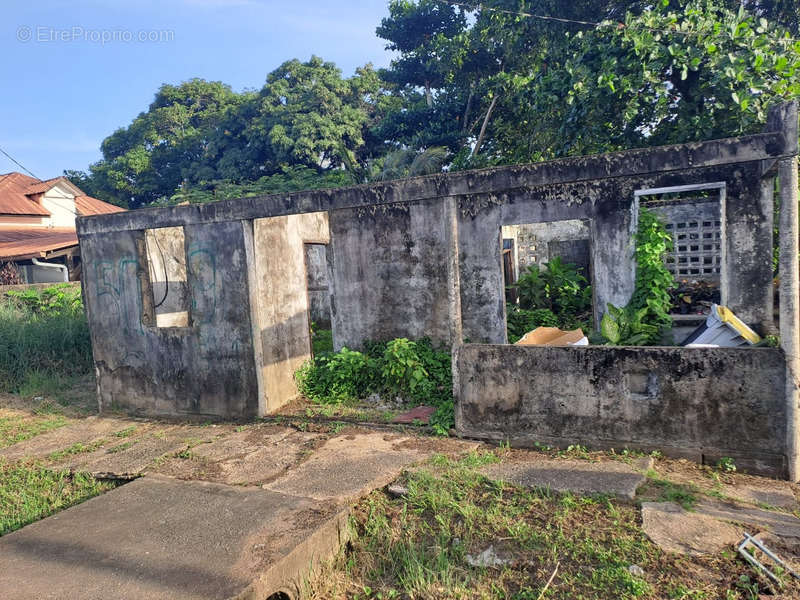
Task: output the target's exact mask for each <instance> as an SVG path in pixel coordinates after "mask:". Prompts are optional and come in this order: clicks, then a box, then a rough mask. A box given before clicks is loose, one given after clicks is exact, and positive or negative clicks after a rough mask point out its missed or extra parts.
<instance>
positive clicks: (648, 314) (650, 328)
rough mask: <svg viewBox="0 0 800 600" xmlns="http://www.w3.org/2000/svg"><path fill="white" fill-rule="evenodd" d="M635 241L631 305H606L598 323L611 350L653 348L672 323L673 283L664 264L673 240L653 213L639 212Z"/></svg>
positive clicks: (644, 209)
mask: <svg viewBox="0 0 800 600" xmlns="http://www.w3.org/2000/svg"><path fill="white" fill-rule="evenodd" d="M635 239H636V285H635V288H634V292H633V296H632V298H631V301H630V302H629V303H628V304H627V305H626V306H625V307H623V308H617V307H616V306H614V305H613V304H610V303H609V305H608V311H607V312H606V314H605V315H603V319H602V321H601V322H600V333H601V334H602V335H603V338H604V339H605V340H606V342H607V343H608V344H610V345H614V346H617V345H621V346H644V345H648V344H656V343H658V342H659V341H660V340H661V338H662V337H663V335H664V331H665V330H666V329H667V328H668V327H669V326H670V324H671V323H672V319H671V317H670V316H669V310H670V307H671V305H672V299H671V297H670V294H669V291H670V289H671V288H672V287H674V285H675V280H674V279H673V277H672V273H670V272H669V269H667V267H666V265H665V264H664V258H665V256H666V253H667V252H669V251H670V250H671V249H672V236H670V234H669V233H668V232H667V228H666V227H665V225H664V223H662V222H661V220H660V219H659V218H658V216H657V215H656V214H655V213H653V212H651V211H649V210H647V209H646V208H640V209H639V225H638V229H637V232H636V237H635Z"/></svg>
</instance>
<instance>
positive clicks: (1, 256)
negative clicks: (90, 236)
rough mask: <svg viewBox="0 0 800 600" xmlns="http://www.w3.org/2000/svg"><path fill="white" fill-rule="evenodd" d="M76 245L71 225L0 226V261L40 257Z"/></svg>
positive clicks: (76, 239)
mask: <svg viewBox="0 0 800 600" xmlns="http://www.w3.org/2000/svg"><path fill="white" fill-rule="evenodd" d="M77 245H78V235H77V233H75V230H74V229H73V228H71V227H0V261H10V260H25V259H28V258H34V257H36V258H41V257H43V256H45V255H46V254H47V253H48V252H53V251H54V250H63V249H64V248H69V247H70V246H77Z"/></svg>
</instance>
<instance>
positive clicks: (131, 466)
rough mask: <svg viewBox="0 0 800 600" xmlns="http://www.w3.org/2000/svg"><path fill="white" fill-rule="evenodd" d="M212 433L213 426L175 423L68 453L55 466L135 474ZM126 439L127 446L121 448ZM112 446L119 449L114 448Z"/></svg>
mask: <svg viewBox="0 0 800 600" xmlns="http://www.w3.org/2000/svg"><path fill="white" fill-rule="evenodd" d="M216 436H217V431H216V429H213V428H211V427H190V426H175V427H171V428H168V429H162V430H159V431H157V432H155V433H148V434H146V435H144V436H140V437H138V438H131V439H128V440H119V443H114V444H113V445H112V444H109V445H107V446H104V447H103V448H100V449H98V450H95V451H94V452H89V453H86V454H76V455H73V456H70V457H68V461H67V462H65V463H61V464H60V465H59V466H65V467H68V468H69V469H70V470H71V471H84V472H87V473H91V474H92V475H94V476H95V477H110V478H120V479H127V478H132V477H138V476H139V475H142V474H143V473H146V472H147V471H148V470H149V469H150V468H151V467H152V466H153V463H154V461H156V460H157V459H159V458H160V457H162V456H165V455H169V454H174V453H176V452H180V451H181V450H184V449H187V448H188V447H189V446H193V445H195V444H203V443H204V442H209V441H211V440H213V439H214V438H215V437H216ZM126 441H129V442H131V445H130V446H128V447H124V444H125V443H126ZM115 448H122V449H121V450H117V451H115V450H114V449H115Z"/></svg>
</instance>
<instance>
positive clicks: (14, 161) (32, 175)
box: [0, 148, 41, 180]
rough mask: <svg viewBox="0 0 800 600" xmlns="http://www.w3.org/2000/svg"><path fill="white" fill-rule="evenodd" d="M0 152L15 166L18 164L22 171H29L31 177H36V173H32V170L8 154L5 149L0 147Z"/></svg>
mask: <svg viewBox="0 0 800 600" xmlns="http://www.w3.org/2000/svg"><path fill="white" fill-rule="evenodd" d="M0 152H2V153H3V154H5V155H6V156H7V157H8V159H9V160H10V161H11V162H13V163H14V164H15V165H17V166H18V167H19V168H20V169H22V170H23V171H27V172H28V173H30V175H31V177H36V175H34V174H33V172H32V171H31V170H30V169H28V168H27V167H26V166H25V165H23V164H22V163H21V162H19V161H18V160H17V159H16V158H14V157H13V156H11V155H10V154H9V153H8V152H6V151H5V150H3V149H2V148H0ZM36 179H39V180H41V177H36Z"/></svg>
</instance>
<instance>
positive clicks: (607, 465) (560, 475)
mask: <svg viewBox="0 0 800 600" xmlns="http://www.w3.org/2000/svg"><path fill="white" fill-rule="evenodd" d="M523 456H524V458H523ZM651 465H652V459H650V458H643V459H637V460H635V461H633V463H632V464H627V463H623V462H617V461H602V462H592V461H588V460H561V459H552V458H548V457H543V456H540V455H536V454H534V453H530V454H526V455H519V454H517V455H516V456H515V459H514V460H504V461H503V462H500V463H497V464H492V465H487V466H485V467H483V468H482V469H481V472H482V473H483V474H484V475H486V476H487V477H488V478H489V479H495V480H498V481H505V482H508V483H513V484H514V485H519V486H524V487H531V488H550V489H552V490H555V491H557V492H573V493H576V494H607V495H612V496H617V497H620V498H625V499H628V500H632V499H633V498H634V497H635V495H636V489H637V488H638V487H639V486H640V485H642V484H643V483H644V481H645V476H644V472H645V471H647V469H649V468H650V466H651Z"/></svg>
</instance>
